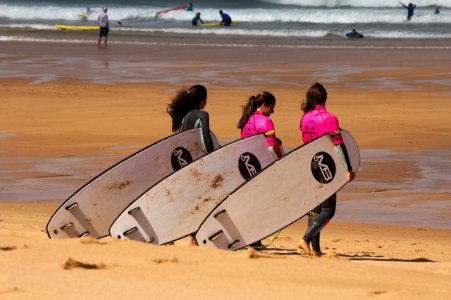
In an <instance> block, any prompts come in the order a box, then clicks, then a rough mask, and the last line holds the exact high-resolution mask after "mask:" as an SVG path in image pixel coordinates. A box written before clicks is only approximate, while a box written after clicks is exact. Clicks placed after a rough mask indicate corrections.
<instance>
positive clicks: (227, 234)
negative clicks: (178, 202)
mask: <svg viewBox="0 0 451 300" xmlns="http://www.w3.org/2000/svg"><path fill="white" fill-rule="evenodd" d="M342 136H343V140H344V143H345V145H346V148H347V150H348V154H349V157H350V162H351V166H352V169H353V171H354V172H356V171H357V169H358V168H359V165H360V154H359V149H358V147H357V144H356V143H355V141H354V139H353V137H352V136H351V135H350V134H349V132H347V131H342ZM345 173H346V170H345V167H344V164H343V161H342V159H341V158H340V156H339V154H338V152H337V150H336V147H335V146H334V145H333V143H332V140H331V137H330V135H324V136H322V137H321V138H318V139H316V140H314V141H312V142H310V143H308V144H305V145H302V146H300V147H299V148H297V149H294V150H293V151H291V152H289V153H288V154H286V155H285V156H284V157H283V158H281V159H280V160H278V161H276V162H275V163H273V164H271V165H270V166H268V167H267V168H266V169H264V170H262V171H261V172H260V173H259V174H258V175H257V176H255V177H254V178H252V179H251V180H249V181H247V182H246V183H244V184H243V185H241V186H240V187H239V188H237V189H236V190H235V191H234V192H232V193H231V194H230V195H229V196H228V197H227V198H225V199H224V200H223V201H222V202H221V203H220V204H219V205H218V206H217V207H216V208H215V209H213V210H212V211H211V213H210V214H209V215H208V216H207V217H206V218H205V220H204V221H203V222H202V224H201V226H200V228H199V229H198V231H197V233H196V240H197V242H198V244H199V245H200V246H206V247H215V248H220V249H230V250H237V249H240V248H243V247H245V246H247V245H250V244H252V243H254V242H256V241H259V240H262V239H264V238H266V237H268V236H270V235H272V234H274V233H276V232H277V231H279V230H281V229H283V228H285V227H286V226H288V225H290V224H292V223H293V222H295V221H297V220H298V219H300V218H302V217H303V216H304V215H305V214H307V213H308V212H309V211H310V210H312V209H313V208H315V207H316V206H318V205H319V204H321V203H322V202H323V201H325V200H326V199H327V198H328V197H330V196H331V195H333V194H334V193H336V192H337V191H338V190H340V189H341V188H342V187H343V186H344V185H345V184H346V183H347V178H346V176H345Z"/></svg>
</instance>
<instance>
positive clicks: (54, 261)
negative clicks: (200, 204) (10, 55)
mask: <svg viewBox="0 0 451 300" xmlns="http://www.w3.org/2000/svg"><path fill="white" fill-rule="evenodd" d="M378 72H379V73H378ZM390 72H391V73H390V74H389V75H390V76H391V78H396V79H398V80H403V81H405V82H407V83H408V82H412V81H415V80H418V79H420V77H421V76H420V75H418V74H425V75H424V76H427V77H428V78H434V79H440V78H443V76H446V75H443V74H449V73H450V70H449V69H446V68H440V69H431V68H420V67H418V68H417V69H415V70H412V69H407V70H406V69H399V70H396V71H390ZM257 75H258V74H257ZM257 75H256V76H257ZM293 76H294V75H293ZM381 76H387V74H386V73H383V74H382V73H380V71H377V72H376V71H374V72H363V73H362V74H359V75H349V76H348V77H346V78H344V80H345V81H359V80H364V79H365V80H367V81H368V80H370V79H372V78H376V79H377V78H378V77H381ZM320 79H321V78H315V77H312V81H315V80H320ZM28 82H29V81H28V80H25V79H20V80H19V79H1V80H0V107H1V110H0V133H12V134H14V136H10V137H5V138H0V156H1V157H2V158H8V157H63V156H70V155H72V156H79V155H94V154H100V153H119V154H123V155H126V154H128V153H129V152H130V150H113V149H112V148H111V146H129V145H138V146H144V145H147V144H149V143H151V142H154V141H156V140H158V139H160V138H162V137H165V136H167V135H169V134H170V133H171V132H170V121H169V118H168V116H167V115H166V113H165V108H166V104H167V103H168V99H169V98H170V97H171V96H172V95H173V94H174V93H175V91H176V90H177V89H178V88H179V86H175V85H171V84H107V85H96V84H91V83H86V82H81V81H73V80H72V81H70V82H69V81H64V80H60V81H56V82H50V83H44V84H37V85H30V84H27V83H28ZM207 87H208V91H209V98H208V105H207V110H208V112H209V113H210V119H211V127H212V129H213V131H214V132H215V133H216V135H217V136H218V137H219V139H220V140H221V139H222V140H230V139H235V138H238V135H239V133H238V130H237V129H236V128H235V124H236V122H237V120H238V118H239V116H240V110H241V108H240V105H242V104H243V103H244V101H245V99H246V98H247V97H248V96H250V95H251V94H253V93H255V92H257V91H258V90H256V91H249V90H243V89H239V88H238V87H237V88H231V87H226V86H218V85H215V86H213V87H209V86H208V85H207ZM306 88H307V86H300V87H296V88H294V87H292V86H281V85H268V86H267V87H265V89H267V90H269V91H271V92H272V93H274V94H275V95H276V97H277V101H278V103H277V106H276V113H275V114H274V115H273V116H272V119H273V121H274V123H275V124H276V128H277V134H278V135H279V137H280V138H281V139H282V140H283V142H284V145H285V146H286V147H294V146H297V145H299V141H300V135H299V131H298V122H299V117H300V111H299V105H300V101H301V99H302V97H303V94H304V93H305V89H306ZM326 88H328V90H329V101H328V109H329V110H330V111H332V112H333V113H335V114H336V115H337V116H338V117H339V120H340V122H341V125H342V127H344V128H346V129H348V130H349V131H351V132H352V133H353V135H354V136H355V138H356V139H357V142H358V144H359V146H360V147H361V148H362V149H389V150H403V151H413V150H416V149H439V148H447V149H451V122H450V121H449V116H450V115H451V101H450V100H451V99H450V95H449V90H446V88H445V90H443V86H441V87H437V86H435V85H432V84H430V83H424V84H422V86H421V89H419V90H410V89H405V90H398V89H397V90H395V89H391V88H361V89H351V88H349V87H348V86H346V85H345V84H344V82H343V81H340V82H336V83H333V84H330V85H329V86H326ZM435 92H444V93H435ZM3 161H5V159H3ZM21 164H23V163H21V162H17V163H16V162H10V163H8V162H7V160H6V162H4V163H3V164H2V165H1V167H2V170H17V169H21V168H22V167H23V165H21ZM392 167H393V166H392ZM395 169H396V172H388V171H387V166H382V165H377V164H374V165H368V166H367V169H366V171H365V172H364V171H362V173H359V174H358V175H357V179H356V180H358V179H359V176H363V177H364V178H366V179H368V178H376V177H380V178H385V179H387V180H390V179H391V178H393V180H396V179H397V178H402V177H403V176H405V175H406V174H408V176H412V177H415V176H419V175H418V170H416V169H415V166H414V165H411V164H409V163H403V162H400V163H398V164H397V165H396V168H395ZM42 175H45V174H41V173H34V174H22V175H20V176H25V177H30V178H32V177H33V176H42ZM350 189H357V188H356V187H353V186H352V184H351V185H350ZM357 190H358V189H357ZM393 193H396V191H394V192H393ZM420 196H421V195H420ZM369 197H371V195H370V194H369ZM435 197H436V198H437V199H443V200H449V194H440V195H435ZM0 200H2V199H0ZM62 200H64V199H61V201H62ZM57 206H58V204H57V203H44V202H43V203H38V202H32V201H29V202H20V201H17V202H0V298H1V299H61V298H64V299H84V298H89V299H123V298H128V299H179V298H184V299H236V298H243V299H305V298H315V299H326V298H327V299H378V298H382V299H422V300H423V299H451V285H450V282H451V231H450V230H438V229H430V228H423V227H397V226H384V225H365V224H356V223H343V222H338V221H332V222H331V224H329V225H328V226H327V227H326V228H325V230H323V233H322V245H323V250H324V252H326V253H327V255H325V256H323V257H322V258H310V257H306V256H305V255H302V254H300V253H298V252H297V250H296V247H295V245H296V243H297V242H298V240H299V239H300V237H301V235H302V233H303V232H304V230H305V223H304V222H305V221H304V220H301V221H299V222H297V223H295V224H293V225H292V226H290V227H288V228H286V229H285V230H283V231H282V233H281V234H280V235H279V236H278V238H277V239H276V240H275V241H274V243H273V244H272V245H271V246H270V247H269V249H268V251H267V252H266V253H257V254H249V253H248V252H246V251H238V252H228V251H218V250H213V249H205V248H197V247H189V246H188V244H189V241H188V240H187V239H185V240H181V241H178V242H176V244H175V246H153V245H147V244H141V243H136V242H124V241H119V240H115V239H112V238H105V239H101V240H93V239H90V238H81V239H67V240H49V239H48V238H47V235H46V234H45V232H44V228H45V224H46V222H47V221H48V219H49V218H50V216H51V214H52V213H53V211H54V210H55V209H56V208H57ZM270 241H271V237H270V238H268V239H267V240H265V243H269V242H270Z"/></svg>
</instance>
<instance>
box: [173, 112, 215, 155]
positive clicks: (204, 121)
mask: <svg viewBox="0 0 451 300" xmlns="http://www.w3.org/2000/svg"><path fill="white" fill-rule="evenodd" d="M193 128H202V138H203V141H204V145H205V149H206V150H207V151H208V152H211V151H213V150H214V147H213V140H212V139H211V135H210V121H209V116H208V113H207V112H206V111H202V110H199V109H193V110H191V111H190V112H188V113H187V114H186V115H185V117H184V118H183V121H182V125H180V131H186V130H190V129H193Z"/></svg>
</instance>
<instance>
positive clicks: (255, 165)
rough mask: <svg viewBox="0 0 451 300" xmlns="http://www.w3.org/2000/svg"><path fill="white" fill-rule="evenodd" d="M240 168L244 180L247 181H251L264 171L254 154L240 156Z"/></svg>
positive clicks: (246, 153) (247, 153)
mask: <svg viewBox="0 0 451 300" xmlns="http://www.w3.org/2000/svg"><path fill="white" fill-rule="evenodd" d="M238 168H239V170H240V173H241V176H243V178H244V179H246V180H249V179H251V178H252V177H254V176H255V175H257V173H258V172H260V171H261V170H262V166H261V164H260V161H259V160H258V158H257V157H256V156H255V155H254V154H252V153H250V152H244V153H243V154H241V155H240V158H239V160H238Z"/></svg>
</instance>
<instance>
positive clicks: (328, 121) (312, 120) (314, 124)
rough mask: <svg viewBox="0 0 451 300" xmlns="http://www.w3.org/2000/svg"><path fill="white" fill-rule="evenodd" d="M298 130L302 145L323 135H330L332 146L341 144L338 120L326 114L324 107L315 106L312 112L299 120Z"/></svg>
mask: <svg viewBox="0 0 451 300" xmlns="http://www.w3.org/2000/svg"><path fill="white" fill-rule="evenodd" d="M300 129H301V132H302V140H303V141H304V143H308V142H310V141H313V140H314V139H317V138H319V137H320V136H322V135H323V134H325V133H330V134H332V142H333V143H334V145H339V144H343V138H342V137H341V134H340V125H339V124H338V119H337V117H336V116H334V115H333V114H331V113H328V112H327V111H326V107H325V106H322V105H317V106H315V108H314V109H313V110H311V111H309V112H307V113H305V114H304V115H303V116H302V118H301V124H300Z"/></svg>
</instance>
